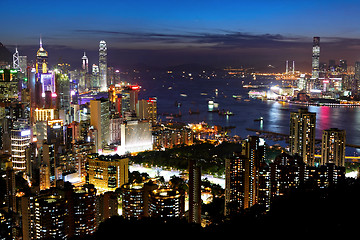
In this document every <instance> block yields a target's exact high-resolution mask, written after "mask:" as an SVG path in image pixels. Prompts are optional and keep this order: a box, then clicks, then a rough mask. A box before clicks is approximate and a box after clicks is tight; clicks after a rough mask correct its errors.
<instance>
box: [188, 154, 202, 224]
mask: <svg viewBox="0 0 360 240" xmlns="http://www.w3.org/2000/svg"><path fill="white" fill-rule="evenodd" d="M188 221H189V222H190V223H195V224H200V223H201V166H200V164H199V162H198V161H197V160H189V219H188Z"/></svg>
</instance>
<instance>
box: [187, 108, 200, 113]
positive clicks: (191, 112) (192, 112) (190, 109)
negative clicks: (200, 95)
mask: <svg viewBox="0 0 360 240" xmlns="http://www.w3.org/2000/svg"><path fill="white" fill-rule="evenodd" d="M199 113H200V112H199V110H197V111H191V109H189V114H199Z"/></svg>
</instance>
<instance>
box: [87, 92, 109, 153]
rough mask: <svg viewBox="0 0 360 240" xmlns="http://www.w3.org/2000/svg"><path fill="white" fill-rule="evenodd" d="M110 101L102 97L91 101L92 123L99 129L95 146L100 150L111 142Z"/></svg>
mask: <svg viewBox="0 0 360 240" xmlns="http://www.w3.org/2000/svg"><path fill="white" fill-rule="evenodd" d="M109 109H110V102H109V100H108V99H105V98H101V99H98V100H91V101H90V125H91V126H93V127H94V128H95V130H96V131H97V139H95V147H96V151H97V152H98V151H99V150H100V149H104V148H105V147H106V146H107V145H108V144H109V142H110V132H109V130H110V128H109V123H110V111H109Z"/></svg>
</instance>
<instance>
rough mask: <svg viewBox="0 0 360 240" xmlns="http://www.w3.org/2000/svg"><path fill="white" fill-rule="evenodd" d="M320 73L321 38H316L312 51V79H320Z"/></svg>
mask: <svg viewBox="0 0 360 240" xmlns="http://www.w3.org/2000/svg"><path fill="white" fill-rule="evenodd" d="M319 71H320V37H314V39H313V49H312V78H314V79H317V78H319Z"/></svg>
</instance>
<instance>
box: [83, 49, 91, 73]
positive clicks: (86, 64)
mask: <svg viewBox="0 0 360 240" xmlns="http://www.w3.org/2000/svg"><path fill="white" fill-rule="evenodd" d="M81 60H82V69H83V70H84V71H85V72H86V73H88V72H89V59H88V57H87V56H86V54H85V52H84V56H83V57H82V58H81Z"/></svg>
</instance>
